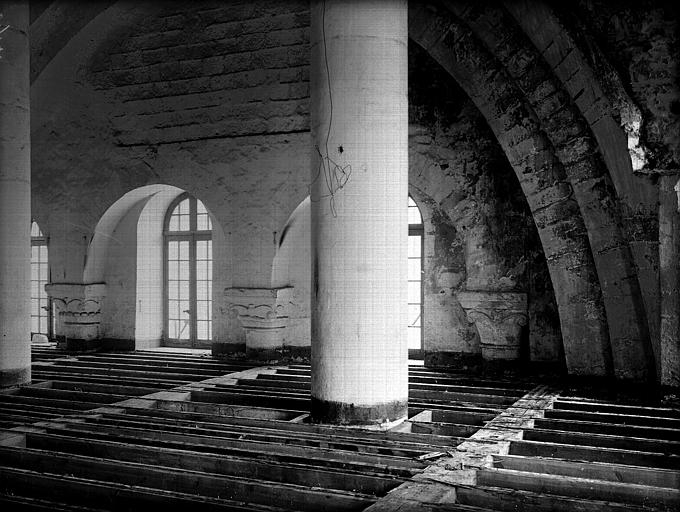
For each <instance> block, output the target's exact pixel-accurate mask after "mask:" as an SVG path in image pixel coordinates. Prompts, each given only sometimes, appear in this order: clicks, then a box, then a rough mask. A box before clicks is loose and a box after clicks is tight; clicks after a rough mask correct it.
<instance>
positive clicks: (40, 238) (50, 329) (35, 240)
mask: <svg viewBox="0 0 680 512" xmlns="http://www.w3.org/2000/svg"><path fill="white" fill-rule="evenodd" d="M33 224H35V226H36V227H37V228H38V233H40V234H39V235H35V236H34V235H33ZM49 242H50V239H49V237H48V236H45V234H44V233H43V231H42V229H40V224H38V223H37V222H36V221H35V220H31V257H30V261H31V267H32V266H33V247H45V256H46V260H47V278H46V280H45V284H49V283H50V282H51V268H50V254H49V251H50V250H49ZM38 264H39V262H38ZM31 274H32V270H31ZM38 282H40V279H38ZM32 283H33V279H31V288H32V287H33V285H32ZM46 302H47V306H39V309H43V308H44V311H45V316H46V317H47V318H46V323H47V332H40V331H38V332H33V329H32V327H33V325H32V324H33V314H32V310H33V293H32V292H31V339H33V335H34V334H43V335H45V336H47V338H48V339H50V340H51V339H52V338H53V337H54V316H53V306H52V300H51V299H50V297H49V296H48V295H46ZM40 316H42V315H40V314H39V316H38V318H39V319H40ZM39 319H38V326H40V320H39Z"/></svg>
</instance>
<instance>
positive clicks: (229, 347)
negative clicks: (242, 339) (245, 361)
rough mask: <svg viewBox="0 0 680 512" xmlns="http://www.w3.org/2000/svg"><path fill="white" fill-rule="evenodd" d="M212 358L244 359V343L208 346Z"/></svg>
mask: <svg viewBox="0 0 680 512" xmlns="http://www.w3.org/2000/svg"><path fill="white" fill-rule="evenodd" d="M210 351H211V355H212V357H217V358H219V357H222V358H225V357H244V356H245V353H246V344H245V343H213V344H212V345H211V346H210Z"/></svg>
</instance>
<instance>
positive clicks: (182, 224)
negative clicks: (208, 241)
mask: <svg viewBox="0 0 680 512" xmlns="http://www.w3.org/2000/svg"><path fill="white" fill-rule="evenodd" d="M189 229H190V228H189V216H188V215H180V216H179V230H180V231H189Z"/></svg>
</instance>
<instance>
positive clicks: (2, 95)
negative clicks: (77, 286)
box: [0, 1, 31, 387]
mask: <svg viewBox="0 0 680 512" xmlns="http://www.w3.org/2000/svg"><path fill="white" fill-rule="evenodd" d="M0 13H2V15H3V16H2V18H0V31H2V30H3V29H4V28H5V27H7V26H9V27H8V28H6V29H5V30H4V31H3V32H2V34H0V47H2V50H0V387H6V386H12V385H16V384H23V383H26V382H29V381H30V380H31V341H30V337H31V316H30V303H31V295H30V284H31V282H30V265H31V238H30V227H31V145H30V137H31V129H30V110H29V105H30V103H29V94H30V82H29V45H28V19H29V16H28V1H16V2H6V1H0Z"/></svg>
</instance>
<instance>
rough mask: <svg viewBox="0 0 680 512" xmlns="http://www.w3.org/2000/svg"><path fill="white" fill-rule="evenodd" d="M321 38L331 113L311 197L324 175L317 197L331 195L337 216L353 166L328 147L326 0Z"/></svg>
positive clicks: (323, 9)
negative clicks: (340, 195) (341, 193)
mask: <svg viewBox="0 0 680 512" xmlns="http://www.w3.org/2000/svg"><path fill="white" fill-rule="evenodd" d="M321 39H322V40H323V55H324V65H325V68H326V80H327V84H328V103H329V114H328V129H327V130H326V139H325V142H324V146H323V152H322V148H320V147H319V145H318V144H317V145H315V146H314V149H316V152H317V154H318V155H319V165H318V168H317V173H316V176H314V179H313V180H312V181H311V183H310V184H309V191H310V198H312V201H314V200H315V199H314V198H313V197H312V194H311V188H312V186H313V185H314V183H316V181H317V180H319V179H320V178H321V176H323V178H324V182H325V185H326V190H327V193H325V194H322V195H320V196H319V197H318V199H316V201H319V200H321V199H324V198H326V197H330V201H329V202H330V209H331V214H332V215H333V217H337V211H336V209H335V194H336V193H337V192H338V190H341V189H342V188H343V187H344V186H345V185H346V184H347V182H348V181H349V178H350V176H351V174H352V166H351V165H350V164H347V165H341V164H339V163H338V162H336V161H335V160H333V159H332V158H331V157H330V151H329V149H328V142H329V140H330V137H331V127H332V125H333V91H332V88H331V72H330V67H329V65H328V47H327V45H326V2H325V0H324V2H323V5H322V11H321ZM343 152H344V149H343V147H342V146H338V153H339V154H342V153H343Z"/></svg>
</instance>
